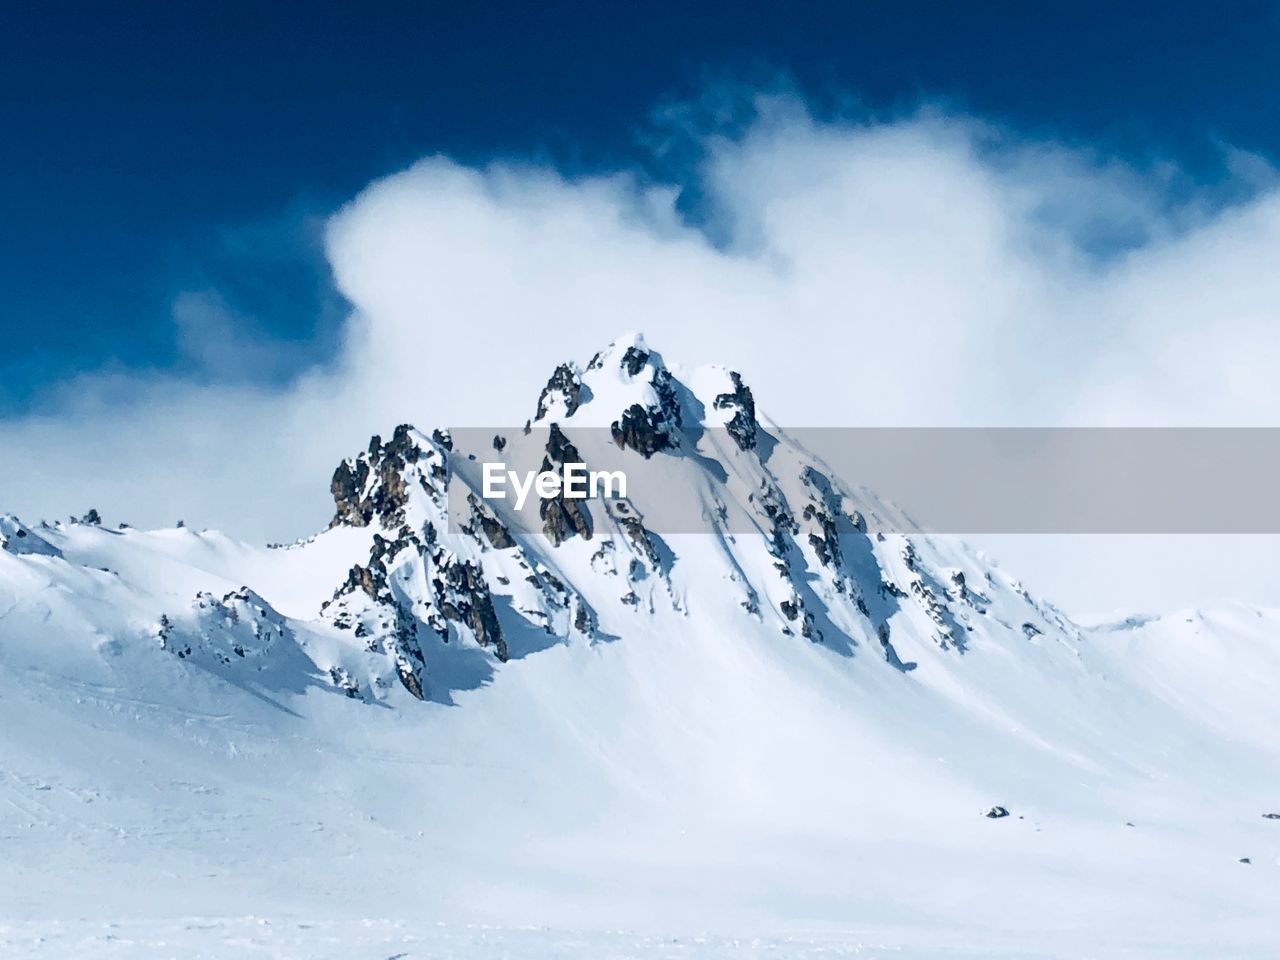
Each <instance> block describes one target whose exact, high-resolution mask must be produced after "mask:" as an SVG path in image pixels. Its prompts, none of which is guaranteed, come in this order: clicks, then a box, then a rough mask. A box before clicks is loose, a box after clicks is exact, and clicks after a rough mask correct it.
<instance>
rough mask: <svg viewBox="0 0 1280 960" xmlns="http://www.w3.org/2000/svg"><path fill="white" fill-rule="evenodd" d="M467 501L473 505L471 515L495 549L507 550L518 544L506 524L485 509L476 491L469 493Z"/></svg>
mask: <svg viewBox="0 0 1280 960" xmlns="http://www.w3.org/2000/svg"><path fill="white" fill-rule="evenodd" d="M467 503H469V504H470V505H471V516H472V517H473V519H474V520H475V522H476V523H478V524H479V525H480V529H481V530H482V531H484V535H485V539H487V540H488V541H489V545H490V546H491V547H493V549H495V550H507V549H509V548H511V547H514V546H515V545H516V541H515V539H514V538H513V537H512V536H511V531H510V530H508V529H507V527H506V524H504V523H503V522H502V521H501V520H499V519H498V518H497V517H495V516H494V515H493V514H492V513H490V512H489V511H488V510H487V509H485V507H484V506H483V504H481V503H480V501H479V500H477V499H476V495H475V494H474V493H471V494H467Z"/></svg>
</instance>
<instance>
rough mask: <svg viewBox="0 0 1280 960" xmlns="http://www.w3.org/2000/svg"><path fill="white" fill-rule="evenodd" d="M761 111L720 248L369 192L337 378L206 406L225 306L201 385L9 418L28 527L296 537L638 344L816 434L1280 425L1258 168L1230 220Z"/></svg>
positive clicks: (1274, 226)
mask: <svg viewBox="0 0 1280 960" xmlns="http://www.w3.org/2000/svg"><path fill="white" fill-rule="evenodd" d="M760 106H761V111H760V114H761V115H760V119H759V120H758V121H757V122H756V123H755V124H753V125H752V126H750V127H748V128H746V129H745V130H744V131H742V132H740V133H739V134H737V135H735V136H734V137H732V138H725V137H718V136H716V135H714V134H708V135H705V136H702V137H701V143H702V145H703V147H704V149H705V162H704V164H703V166H702V168H701V172H700V181H699V183H698V189H699V190H700V192H701V193H702V195H703V196H704V197H705V198H706V203H707V204H708V205H709V208H710V211H711V216H710V219H711V221H712V222H713V223H714V224H715V226H716V231H715V234H716V235H717V236H719V237H721V238H722V239H724V241H725V242H723V243H721V244H719V245H716V244H713V243H712V242H711V241H710V240H708V239H707V235H706V234H705V233H704V232H702V231H700V230H698V229H696V228H694V227H692V226H689V225H687V224H685V223H684V222H682V220H681V218H680V217H679V216H678V215H677V213H676V212H675V208H676V191H675V190H674V189H672V188H670V187H666V186H655V185H651V184H648V183H646V182H645V181H644V180H643V179H642V178H640V177H638V176H636V175H633V174H631V173H628V172H620V173H618V174H616V175H613V176H601V177H593V178H582V179H566V178H565V177H562V176H561V175H559V174H558V173H557V172H556V171H554V170H550V169H546V168H544V167H539V166H510V165H506V166H504V165H498V166H493V167H489V168H485V169H468V168H464V167H461V166H459V165H457V164H455V163H452V162H450V161H449V160H447V159H443V158H434V159H428V160H424V161H423V162H421V163H420V164H418V165H416V166H415V167H413V168H412V169H410V170H407V171H404V172H402V173H399V174H396V175H394V176H391V177H388V178H386V179H385V180H382V181H379V182H377V183H375V184H373V185H371V186H370V187H369V188H368V189H366V190H365V191H364V192H363V193H362V194H361V195H360V196H358V197H357V198H355V199H354V200H353V201H352V202H351V203H350V204H349V205H348V206H347V207H346V208H344V209H343V210H341V211H340V212H339V213H337V214H336V215H335V216H334V217H333V218H332V220H331V222H330V224H329V228H328V243H327V249H328V255H329V258H330V261H331V265H332V269H333V273H334V276H335V278H336V282H337V285H338V286H339V288H340V289H341V291H342V293H343V294H344V295H345V296H346V297H347V298H348V299H349V300H350V301H351V302H352V303H353V304H354V307H355V309H354V312H353V314H352V316H351V317H350V319H349V321H348V322H347V325H346V328H345V330H344V334H343V337H342V341H341V346H340V349H339V352H338V354H337V356H336V357H334V358H333V359H332V360H331V361H330V362H328V363H326V364H325V365H323V366H320V367H317V368H315V369H313V370H311V371H309V372H307V373H305V374H303V375H302V376H300V377H298V378H296V379H295V380H294V381H293V382H291V383H290V384H288V385H287V386H282V387H274V386H256V385H255V384H254V383H253V382H252V381H250V382H245V379H244V378H243V377H237V378H235V379H234V381H233V382H228V383H225V384H219V383H213V384H210V383H209V382H208V376H207V374H208V373H210V372H213V373H216V372H218V371H226V370H227V369H228V368H229V367H230V366H232V365H234V364H235V363H237V362H253V363H259V364H261V363H264V362H265V361H264V358H263V357H262V354H261V351H262V349H263V347H262V345H261V344H258V345H255V344H248V345H244V344H239V345H238V344H237V343H236V341H235V339H234V338H230V337H223V336H222V334H221V333H219V330H220V329H222V328H221V327H220V324H222V323H223V320H224V319H225V317H226V313H225V310H224V309H223V308H222V306H221V305H220V304H219V303H218V301H217V299H216V296H213V297H209V296H206V297H205V298H203V299H198V300H197V299H187V300H184V301H182V302H180V303H179V304H178V305H177V306H176V308H175V317H176V319H177V321H178V323H179V325H180V327H181V331H182V334H183V336H184V337H185V338H186V342H187V345H188V347H189V348H190V349H191V350H193V351H195V352H196V353H197V354H199V355H200V356H201V357H202V358H203V360H204V369H203V371H202V373H203V374H205V376H203V377H202V381H203V382H195V381H194V380H184V379H182V378H180V377H175V376H166V377H157V376H154V375H147V374H137V375H120V374H115V375H112V376H107V375H93V374H90V375H86V376H83V377H81V378H79V379H78V380H77V381H75V382H74V383H70V384H67V385H66V386H65V387H64V388H63V389H62V390H60V391H58V393H57V395H55V396H51V397H49V398H48V400H47V402H46V404H45V405H44V406H43V407H42V409H41V410H40V411H39V412H38V413H37V414H33V415H31V416H28V417H24V418H20V419H16V420H10V421H8V422H6V423H4V424H3V425H0V445H3V449H4V450H5V451H6V454H7V456H6V460H7V461H8V463H9V469H8V470H7V478H6V482H5V484H4V486H3V490H4V493H3V503H0V507H2V508H3V509H6V510H14V511H17V512H19V513H22V514H26V515H29V516H41V515H45V516H62V515H65V514H68V513H72V512H75V513H81V512H83V511H84V509H85V508H87V507H88V506H90V505H93V506H97V507H98V508H99V509H101V510H102V511H103V512H104V514H106V515H107V516H108V519H110V520H118V519H124V520H128V521H130V522H132V523H135V524H164V523H171V522H173V520H175V519H176V518H177V517H179V516H182V517H185V518H186V519H188V520H189V521H191V522H195V523H198V524H200V525H206V524H207V525H211V526H219V527H222V528H224V529H229V530H230V531H232V532H234V533H238V534H240V535H243V536H247V537H253V538H291V537H293V536H297V535H301V534H305V533H307V532H309V531H311V530H314V529H317V528H319V527H320V526H322V525H323V524H324V523H325V522H326V521H327V519H328V492H327V485H328V478H329V475H330V472H331V471H332V469H333V467H334V465H335V464H336V462H337V461H338V460H339V459H340V458H341V457H342V456H344V455H347V454H349V453H351V452H354V451H355V450H358V449H360V448H362V447H363V446H364V444H365V442H366V441H367V438H368V436H369V434H371V433H374V432H381V433H384V434H385V433H387V432H389V431H390V429H391V428H392V427H393V426H394V425H395V424H397V423H399V422H402V421H410V422H414V423H417V424H419V425H421V426H431V425H434V424H466V423H470V424H512V423H519V422H522V421H523V419H524V418H525V417H526V416H528V415H529V414H530V413H531V412H532V406H533V403H534V400H535V398H536V396H537V392H538V390H539V388H540V387H541V385H542V383H543V382H545V379H546V377H547V375H548V374H549V373H550V371H551V369H552V367H553V366H554V365H555V364H556V363H558V362H560V361H562V360H564V359H567V358H577V359H585V358H586V357H588V356H589V355H590V354H591V353H592V352H593V351H594V350H596V349H597V348H599V347H600V346H602V345H603V344H604V343H605V342H607V341H608V340H610V339H612V338H613V337H614V336H616V335H617V334H618V333H621V332H622V331H625V330H629V329H641V330H644V331H645V332H646V334H647V335H648V337H649V340H650V342H651V343H653V344H654V345H655V346H656V347H658V349H660V350H662V351H663V352H664V353H665V354H667V355H668V356H669V357H671V358H673V359H676V360H678V361H681V362H684V363H699V362H704V361H718V362H724V363H727V364H729V365H731V366H734V367H736V368H737V369H740V370H741V371H742V372H743V373H744V375H745V376H746V378H747V380H748V382H749V383H750V384H751V385H752V387H753V388H754V389H755V391H756V395H757V398H758V400H759V402H760V403H761V405H762V406H763V407H764V408H765V409H767V410H768V411H769V412H770V413H771V414H772V415H773V416H774V417H775V418H776V419H777V420H779V421H780V422H783V423H790V424H795V425H798V426H799V425H806V426H807V425H819V424H825V425H836V424H850V425H853V424H859V425H861V424H870V423H877V424H890V423H892V424H915V423H928V424H961V423H967V424H995V423H1035V424H1045V423H1058V422H1074V423H1118V422H1128V423H1136V422H1142V423H1165V422H1176V423H1241V424H1243V423H1253V424H1256V423H1277V422H1280V391H1276V390H1275V388H1274V386H1273V382H1274V380H1273V378H1274V371H1273V369H1272V359H1271V358H1274V357H1275V356H1276V355H1277V347H1280V324H1277V323H1276V314H1277V311H1278V310H1280V307H1278V306H1277V305H1278V304H1280V270H1277V269H1276V259H1277V253H1278V252H1280V244H1278V243H1277V241H1278V240H1280V193H1277V192H1276V191H1275V189H1274V188H1273V187H1272V185H1271V184H1272V179H1273V172H1272V170H1271V169H1270V167H1269V166H1267V165H1266V164H1264V163H1261V162H1260V161H1258V160H1257V158H1244V157H1237V158H1236V159H1235V160H1234V161H1233V166H1232V169H1233V170H1235V171H1236V174H1235V178H1234V179H1233V180H1232V181H1231V183H1230V184H1228V185H1227V186H1229V187H1230V188H1231V189H1232V190H1234V191H1235V193H1234V197H1235V202H1234V203H1232V204H1231V205H1229V206H1225V205H1223V204H1222V203H1221V202H1220V199H1221V197H1222V196H1224V195H1226V194H1224V193H1223V188H1222V186H1221V185H1220V186H1219V187H1217V188H1214V190H1213V191H1212V192H1211V191H1209V190H1197V189H1194V188H1192V187H1190V186H1189V185H1188V182H1187V180H1186V178H1185V177H1184V176H1183V175H1182V174H1180V173H1179V172H1178V171H1177V170H1176V169H1174V168H1171V167H1157V168H1152V169H1143V170H1139V169H1134V168H1132V167H1130V166H1127V165H1125V164H1123V163H1120V162H1118V161H1114V160H1110V159H1108V158H1105V157H1097V156H1094V155H1092V154H1090V153H1089V152H1088V151H1083V150H1077V149H1071V148H1067V147H1063V146H1060V145H1055V144H1051V143H1038V142H1032V141H1027V140H1023V139H1019V138H1017V137H1015V136H1013V135H1011V134H1009V133H1007V132H1002V131H1000V130H996V129H993V128H991V127H990V126H987V125H984V124H981V123H978V122H976V121H973V120H970V119H966V118H956V117H946V116H940V115H937V114H934V113H930V112H927V111H926V112H922V113H920V114H918V115H915V116H912V117H909V118H903V119H899V120H895V121H890V122H884V123H874V124H867V123H821V122H817V121H815V120H813V119H812V118H810V117H809V116H807V115H806V114H805V112H804V111H803V109H802V108H801V107H800V105H799V104H798V103H797V102H796V101H794V100H789V99H786V98H775V99H772V100H768V101H763V100H762V101H761V103H760Z"/></svg>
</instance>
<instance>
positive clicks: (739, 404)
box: [715, 371, 759, 450]
mask: <svg viewBox="0 0 1280 960" xmlns="http://www.w3.org/2000/svg"><path fill="white" fill-rule="evenodd" d="M729 378H730V380H732V381H733V392H732V393H722V394H719V395H718V396H717V397H716V399H715V407H716V409H717V410H733V411H734V414H733V417H732V419H730V421H729V422H728V423H727V424H725V429H726V430H727V431H728V432H729V436H731V437H733V440H734V442H735V443H736V444H737V445H738V447H739V448H740V449H742V450H754V449H755V446H756V430H757V428H758V427H759V424H758V423H757V422H756V402H755V399H754V398H753V397H752V396H751V388H750V387H748V386H747V385H746V384H745V383H743V382H742V377H741V376H739V375H738V374H737V373H736V372H734V371H730V372H729Z"/></svg>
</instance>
